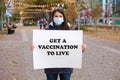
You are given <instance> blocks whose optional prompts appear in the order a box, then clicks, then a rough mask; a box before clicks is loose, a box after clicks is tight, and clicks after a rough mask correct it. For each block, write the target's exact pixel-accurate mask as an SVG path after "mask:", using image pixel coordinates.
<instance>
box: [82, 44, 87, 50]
mask: <svg viewBox="0 0 120 80" xmlns="http://www.w3.org/2000/svg"><path fill="white" fill-rule="evenodd" d="M86 48H87V46H86V44H82V52H84V51H85V50H86Z"/></svg>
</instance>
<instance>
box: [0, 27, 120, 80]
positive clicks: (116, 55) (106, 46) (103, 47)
mask: <svg viewBox="0 0 120 80" xmlns="http://www.w3.org/2000/svg"><path fill="white" fill-rule="evenodd" d="M31 43H32V30H27V29H25V30H22V29H19V30H16V32H15V34H12V35H5V37H4V38H3V39H1V40H0V57H1V58H0V80H46V79H45V74H44V71H43V70H34V69H33V60H32V56H33V54H32V51H31V50H30V45H31ZM84 43H86V44H87V50H86V51H85V52H84V53H83V64H82V69H81V70H79V69H74V73H73V74H72V79H71V80H120V76H119V75H120V45H119V44H120V43H117V42H113V41H108V40H101V39H96V38H92V37H90V36H84ZM78 64H79V63H78Z"/></svg>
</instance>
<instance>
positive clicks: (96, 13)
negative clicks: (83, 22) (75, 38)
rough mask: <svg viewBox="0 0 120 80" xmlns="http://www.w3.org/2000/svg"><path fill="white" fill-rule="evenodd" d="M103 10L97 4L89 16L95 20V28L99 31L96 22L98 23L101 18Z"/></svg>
mask: <svg viewBox="0 0 120 80" xmlns="http://www.w3.org/2000/svg"><path fill="white" fill-rule="evenodd" d="M102 11H103V10H102V8H101V7H100V4H98V3H97V4H96V5H95V7H94V8H93V9H92V11H91V12H90V13H88V14H89V15H91V16H92V18H93V19H94V24H95V28H96V30H97V27H96V22H97V19H98V18H100V16H101V13H102Z"/></svg>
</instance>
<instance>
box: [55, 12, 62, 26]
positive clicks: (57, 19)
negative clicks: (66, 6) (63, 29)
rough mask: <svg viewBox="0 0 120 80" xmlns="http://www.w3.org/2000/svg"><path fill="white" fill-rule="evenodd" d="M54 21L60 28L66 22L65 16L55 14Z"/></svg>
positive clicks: (58, 13)
mask: <svg viewBox="0 0 120 80" xmlns="http://www.w3.org/2000/svg"><path fill="white" fill-rule="evenodd" d="M53 21H54V23H55V25H56V26H60V25H61V24H62V23H63V22H64V18H63V14H61V13H60V12H55V14H54V16H53Z"/></svg>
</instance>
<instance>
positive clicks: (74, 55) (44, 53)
mask: <svg viewBox="0 0 120 80" xmlns="http://www.w3.org/2000/svg"><path fill="white" fill-rule="evenodd" d="M82 42H83V32H82V31H81V30H76V31H73V30H33V45H34V46H35V49H34V50H33V63H34V64H33V65H34V69H43V68H79V69H80V68H81V64H82V47H81V45H82Z"/></svg>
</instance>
